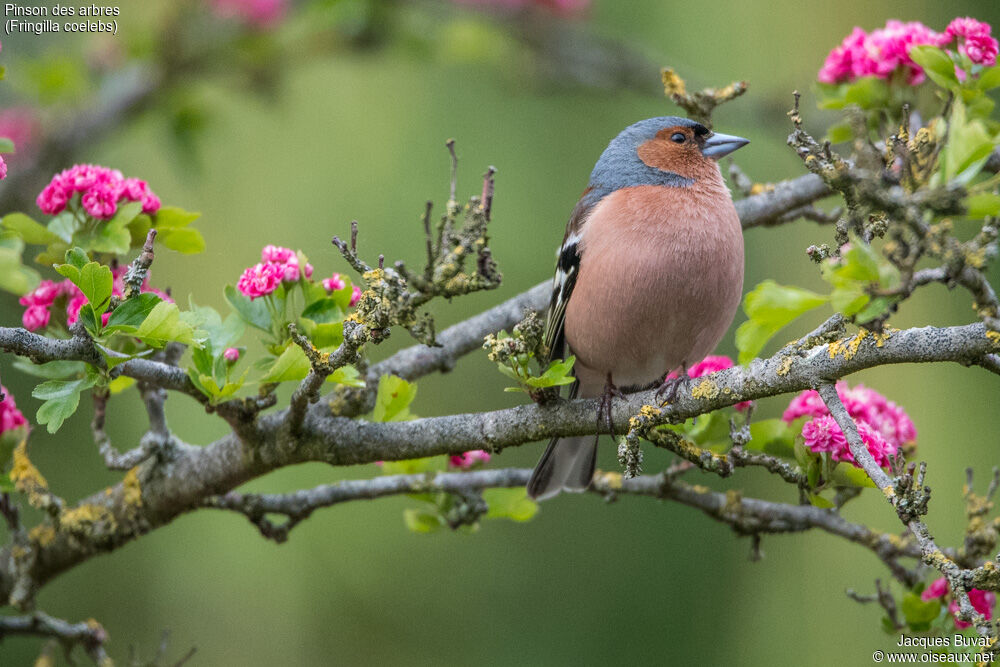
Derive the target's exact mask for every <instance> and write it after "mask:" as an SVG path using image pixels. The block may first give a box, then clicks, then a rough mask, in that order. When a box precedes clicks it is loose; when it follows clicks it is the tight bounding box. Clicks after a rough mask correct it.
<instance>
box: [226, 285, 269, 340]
mask: <svg viewBox="0 0 1000 667" xmlns="http://www.w3.org/2000/svg"><path fill="white" fill-rule="evenodd" d="M225 297H226V301H228V302H229V305H230V306H232V307H233V310H235V311H236V312H237V313H238V314H239V316H240V317H241V318H243V321H244V322H246V323H247V324H249V325H250V326H253V327H257V328H258V329H261V330H262V331H267V332H268V333H270V332H271V313H270V312H269V311H268V309H267V304H265V303H264V300H263V299H254V300H250V299H249V298H248V297H247V296H245V295H244V294H243V293H242V292H240V291H238V290H237V289H236V288H235V287H233V286H232V285H226V289H225Z"/></svg>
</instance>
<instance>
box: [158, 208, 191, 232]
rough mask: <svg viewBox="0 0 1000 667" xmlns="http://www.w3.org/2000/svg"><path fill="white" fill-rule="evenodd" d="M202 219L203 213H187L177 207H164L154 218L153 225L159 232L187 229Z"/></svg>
mask: <svg viewBox="0 0 1000 667" xmlns="http://www.w3.org/2000/svg"><path fill="white" fill-rule="evenodd" d="M200 217H201V213H195V212H192V211H185V210H184V209H182V208H178V207H177V206H162V207H160V210H159V211H157V212H156V215H154V216H153V225H154V226H155V227H156V228H157V229H158V230H167V229H179V228H181V227H187V226H188V225H190V224H191V223H192V222H194V221H195V220H197V219H198V218H200Z"/></svg>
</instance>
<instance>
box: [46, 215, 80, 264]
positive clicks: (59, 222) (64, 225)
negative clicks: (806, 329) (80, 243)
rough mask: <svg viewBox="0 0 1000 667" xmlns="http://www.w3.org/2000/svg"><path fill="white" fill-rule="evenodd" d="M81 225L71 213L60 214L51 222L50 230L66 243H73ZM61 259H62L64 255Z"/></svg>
mask: <svg viewBox="0 0 1000 667" xmlns="http://www.w3.org/2000/svg"><path fill="white" fill-rule="evenodd" d="M79 224H80V223H79V221H78V220H77V219H76V217H75V216H74V215H73V214H72V213H70V212H69V211H66V212H64V213H60V214H59V215H57V216H56V217H54V218H52V220H50V221H49V224H48V230H49V231H50V232H52V233H53V234H55V235H56V236H58V237H59V238H60V239H62V240H63V241H64V242H65V243H72V242H73V235H74V234H75V233H76V229H77V227H78V226H79ZM59 257H60V259H61V258H62V255H60V256H59Z"/></svg>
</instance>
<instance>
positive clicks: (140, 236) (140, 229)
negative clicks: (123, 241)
mask: <svg viewBox="0 0 1000 667" xmlns="http://www.w3.org/2000/svg"><path fill="white" fill-rule="evenodd" d="M152 226H153V222H152V220H150V218H149V216H148V215H146V214H145V213H140V214H139V215H137V216H135V218H133V219H132V222H130V223H128V224H127V225H125V227H126V228H127V229H128V234H129V238H130V239H131V245H132V246H133V247H140V246H142V244H143V243H145V242H146V235H147V234H148V233H149V230H150V228H151V227H152Z"/></svg>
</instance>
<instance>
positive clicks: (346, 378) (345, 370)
mask: <svg viewBox="0 0 1000 667" xmlns="http://www.w3.org/2000/svg"><path fill="white" fill-rule="evenodd" d="M326 381H327V382H334V383H336V384H342V385H344V386H346V387H357V388H359V389H360V388H362V387H364V386H365V380H364V378H362V377H361V373H359V372H358V369H357V368H355V367H354V366H341V367H340V368H338V369H337V370H335V371H334V372H333V373H331V374H330V377H328V378H327V379H326Z"/></svg>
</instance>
